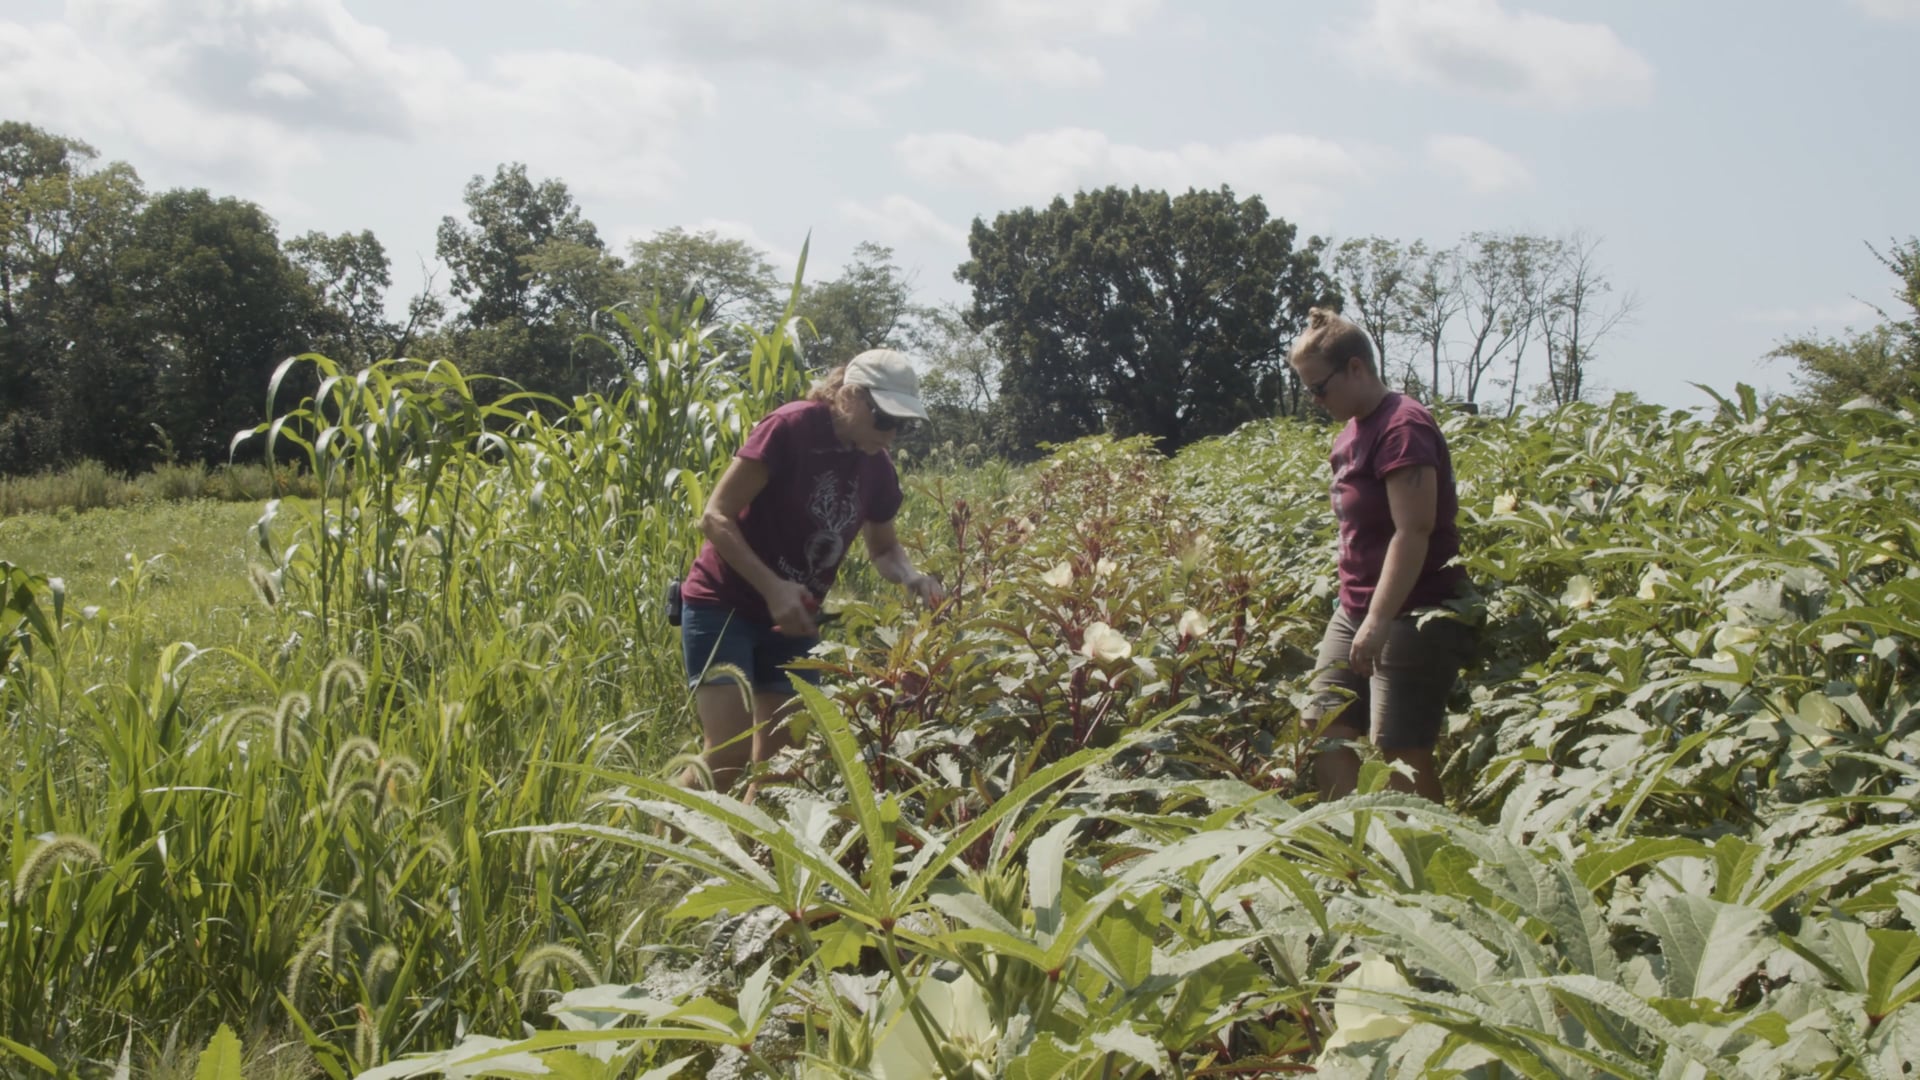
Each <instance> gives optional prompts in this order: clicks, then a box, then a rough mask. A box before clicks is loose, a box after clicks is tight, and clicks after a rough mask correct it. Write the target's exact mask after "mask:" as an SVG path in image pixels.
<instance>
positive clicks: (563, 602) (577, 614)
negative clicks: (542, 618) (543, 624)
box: [553, 589, 593, 623]
mask: <svg viewBox="0 0 1920 1080" xmlns="http://www.w3.org/2000/svg"><path fill="white" fill-rule="evenodd" d="M553 613H554V614H555V615H571V616H572V617H573V618H574V619H575V620H576V621H578V622H582V623H585V622H591V621H592V620H593V605H592V604H589V603H588V602H587V598H586V597H584V596H581V595H580V594H579V593H577V592H575V591H573V590H572V589H568V590H567V591H566V592H563V593H561V594H560V595H559V596H556V597H554V598H553Z"/></svg>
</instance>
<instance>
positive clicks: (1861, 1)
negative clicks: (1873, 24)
mask: <svg viewBox="0 0 1920 1080" xmlns="http://www.w3.org/2000/svg"><path fill="white" fill-rule="evenodd" d="M1853 6H1854V7H1857V8H1859V9H1860V10H1861V11H1864V12H1866V13H1867V14H1868V15H1870V16H1872V17H1874V18H1876V19H1912V20H1915V21H1920V0H1853Z"/></svg>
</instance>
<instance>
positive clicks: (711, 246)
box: [627, 226, 785, 329]
mask: <svg viewBox="0 0 1920 1080" xmlns="http://www.w3.org/2000/svg"><path fill="white" fill-rule="evenodd" d="M627 265H628V272H629V274H630V275H631V277H632V282H633V285H632V288H633V292H634V298H635V299H636V300H637V301H638V302H639V303H641V304H643V305H645V304H651V303H654V302H655V301H656V300H657V301H658V302H660V303H662V304H666V303H673V302H677V301H679V300H681V299H682V298H691V297H699V298H700V299H701V300H702V301H703V302H704V303H703V307H702V309H701V319H702V321H704V322H707V323H717V324H720V325H722V326H730V325H733V324H736V323H746V324H748V325H750V326H755V327H760V328H762V329H764V328H765V327H766V326H768V325H770V324H771V323H772V321H773V319H774V318H775V317H777V316H778V315H779V312H780V307H781V304H782V303H783V302H784V300H785V294H784V290H783V288H782V285H781V281H780V277H779V275H778V274H776V273H775V272H774V269H773V264H772V263H771V262H769V261H768V260H767V254H766V252H764V251H761V250H760V249H759V248H756V247H754V246H753V245H752V244H749V243H747V242H746V241H745V240H738V239H726V238H722V237H721V236H720V234H719V233H716V232H713V231H712V230H702V231H699V232H689V231H687V230H686V229H683V228H680V227H679V226H675V227H673V228H671V229H662V230H661V231H659V232H656V233H654V234H653V235H652V236H650V237H647V238H646V239H645V240H636V241H634V242H633V243H632V244H630V245H628V248H627Z"/></svg>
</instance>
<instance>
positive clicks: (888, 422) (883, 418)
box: [860, 387, 913, 431]
mask: <svg viewBox="0 0 1920 1080" xmlns="http://www.w3.org/2000/svg"><path fill="white" fill-rule="evenodd" d="M860 392H861V393H863V394H865V395H867V409H868V411H870V412H872V413H873V430H875V431H892V430H893V429H895V428H899V429H900V430H902V431H912V430H913V418H912V417H902V416H895V415H893V414H892V413H890V412H888V411H886V410H885V409H882V408H881V407H880V403H879V402H877V401H875V400H873V391H871V390H868V389H866V388H864V387H862V388H861V390H860Z"/></svg>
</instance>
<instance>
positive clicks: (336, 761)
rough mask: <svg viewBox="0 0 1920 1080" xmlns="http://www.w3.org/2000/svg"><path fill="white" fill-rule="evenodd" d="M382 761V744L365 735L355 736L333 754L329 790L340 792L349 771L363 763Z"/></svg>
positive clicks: (328, 773) (328, 772) (328, 777)
mask: <svg viewBox="0 0 1920 1080" xmlns="http://www.w3.org/2000/svg"><path fill="white" fill-rule="evenodd" d="M378 760H380V744H379V743H377V742H374V741H373V740H372V739H369V738H367V737H366V736H365V735H355V736H354V737H353V738H351V739H348V740H347V741H345V742H343V743H341V744H340V748H339V749H338V750H335V751H334V752H333V764H331V765H329V766H327V790H328V791H332V792H338V791H339V790H340V785H341V783H342V782H343V781H344V780H345V779H346V776H347V770H349V769H351V768H353V767H354V765H356V764H358V763H359V762H362V761H378Z"/></svg>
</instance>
